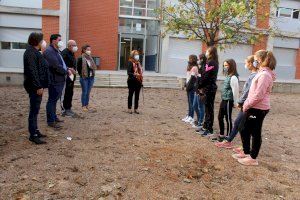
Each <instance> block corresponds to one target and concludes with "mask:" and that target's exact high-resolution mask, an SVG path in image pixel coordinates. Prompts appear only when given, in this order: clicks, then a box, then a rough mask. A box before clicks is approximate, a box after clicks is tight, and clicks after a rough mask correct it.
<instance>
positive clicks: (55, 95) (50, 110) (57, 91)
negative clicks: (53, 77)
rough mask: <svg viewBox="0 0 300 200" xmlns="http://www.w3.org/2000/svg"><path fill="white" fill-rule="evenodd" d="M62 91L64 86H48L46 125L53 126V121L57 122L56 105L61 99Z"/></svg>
mask: <svg viewBox="0 0 300 200" xmlns="http://www.w3.org/2000/svg"><path fill="white" fill-rule="evenodd" d="M63 89H64V84H59V85H50V86H49V88H48V94H49V97H48V102H47V105H46V111H47V123H48V125H49V124H53V123H54V122H55V120H57V115H56V105H57V101H58V100H59V98H60V97H61V94H62V91H63Z"/></svg>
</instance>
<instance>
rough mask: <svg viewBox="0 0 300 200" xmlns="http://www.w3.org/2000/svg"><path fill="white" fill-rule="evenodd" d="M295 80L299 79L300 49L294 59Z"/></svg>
mask: <svg viewBox="0 0 300 200" xmlns="http://www.w3.org/2000/svg"><path fill="white" fill-rule="evenodd" d="M295 78H296V79H300V48H299V49H298V53H297V57H296V76H295Z"/></svg>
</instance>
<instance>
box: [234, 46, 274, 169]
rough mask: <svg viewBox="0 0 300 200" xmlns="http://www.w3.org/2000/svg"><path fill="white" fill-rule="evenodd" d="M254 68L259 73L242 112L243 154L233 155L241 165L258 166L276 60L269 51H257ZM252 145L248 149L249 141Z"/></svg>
mask: <svg viewBox="0 0 300 200" xmlns="http://www.w3.org/2000/svg"><path fill="white" fill-rule="evenodd" d="M253 66H254V67H258V68H259V72H258V73H257V75H256V76H255V77H254V79H253V80H252V85H251V87H250V90H249V95H248V98H247V99H246V101H245V103H244V106H243V112H245V116H246V118H245V123H244V127H243V129H242V131H241V138H242V143H243V152H241V153H239V154H233V155H232V156H233V158H235V159H237V160H238V162H239V163H241V164H242V165H252V166H253V165H258V161H257V159H256V158H257V156H258V154H259V150H260V147H261V143H262V139H261V129H262V125H263V121H264V119H265V116H266V115H267V114H268V112H269V110H270V107H271V106H270V94H271V91H272V87H273V81H274V80H275V73H274V70H275V67H276V59H275V57H274V55H273V53H272V52H271V51H266V50H259V51H257V52H256V53H255V55H254V62H253ZM251 138H252V145H251V148H250V141H251Z"/></svg>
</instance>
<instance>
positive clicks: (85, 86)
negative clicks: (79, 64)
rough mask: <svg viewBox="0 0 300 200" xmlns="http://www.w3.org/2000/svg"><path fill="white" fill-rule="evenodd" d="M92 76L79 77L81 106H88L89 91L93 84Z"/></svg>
mask: <svg viewBox="0 0 300 200" xmlns="http://www.w3.org/2000/svg"><path fill="white" fill-rule="evenodd" d="M94 81H95V79H94V77H88V78H82V77H80V85H81V89H82V94H81V104H82V106H88V105H89V101H90V93H91V90H92V87H93V85H94Z"/></svg>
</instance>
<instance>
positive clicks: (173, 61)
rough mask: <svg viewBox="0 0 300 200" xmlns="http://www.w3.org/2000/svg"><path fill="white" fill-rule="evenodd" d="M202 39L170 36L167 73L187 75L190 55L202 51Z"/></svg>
mask: <svg viewBox="0 0 300 200" xmlns="http://www.w3.org/2000/svg"><path fill="white" fill-rule="evenodd" d="M201 44H202V43H201V41H199V40H188V39H182V38H170V39H169V48H168V56H167V62H166V63H167V73H169V74H176V75H180V76H185V75H186V68H187V63H188V58H189V55H191V54H195V55H197V56H198V55H199V54H200V53H201V49H202V47H201Z"/></svg>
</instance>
